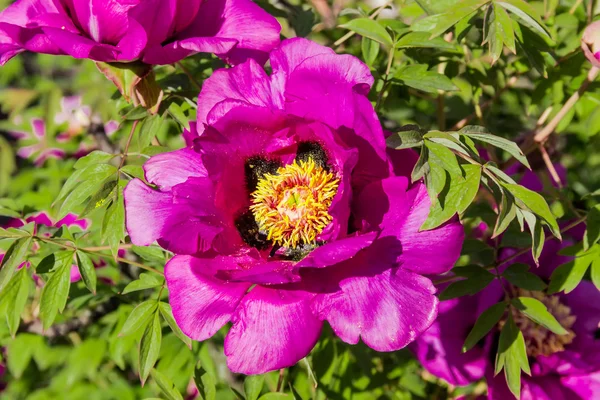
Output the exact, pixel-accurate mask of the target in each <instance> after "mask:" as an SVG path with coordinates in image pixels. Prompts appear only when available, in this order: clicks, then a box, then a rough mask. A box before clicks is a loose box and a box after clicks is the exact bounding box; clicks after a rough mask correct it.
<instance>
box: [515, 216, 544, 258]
mask: <svg viewBox="0 0 600 400" xmlns="http://www.w3.org/2000/svg"><path fill="white" fill-rule="evenodd" d="M521 214H522V215H523V218H524V219H525V221H526V222H527V226H528V227H529V232H531V255H532V256H533V261H535V263H536V265H538V264H539V259H540V256H541V255H542V250H543V248H544V240H545V238H546V234H545V233H544V230H543V229H542V225H541V224H540V223H539V222H538V220H537V219H536V218H535V215H533V213H531V212H529V211H527V210H521Z"/></svg>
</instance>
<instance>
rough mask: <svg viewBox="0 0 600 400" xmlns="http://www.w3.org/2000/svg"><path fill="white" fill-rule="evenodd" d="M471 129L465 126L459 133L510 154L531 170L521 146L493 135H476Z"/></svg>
mask: <svg viewBox="0 0 600 400" xmlns="http://www.w3.org/2000/svg"><path fill="white" fill-rule="evenodd" d="M469 128H471V127H467V126H465V127H464V128H463V129H461V130H460V131H459V133H460V134H461V135H465V136H467V137H470V138H471V139H475V140H478V141H480V142H484V143H489V144H491V145H492V146H494V147H498V148H500V149H502V150H504V151H506V152H507V153H509V154H510V155H511V156H513V157H514V158H516V159H517V160H518V161H519V162H520V163H521V164H523V165H524V166H526V167H527V168H529V169H531V167H530V166H529V162H528V161H527V157H525V155H524V154H523V151H521V149H520V148H519V146H517V144H516V143H515V142H512V141H510V140H508V139H504V138H503V137H500V136H496V135H492V134H491V133H475V132H472V131H471V130H470V129H469Z"/></svg>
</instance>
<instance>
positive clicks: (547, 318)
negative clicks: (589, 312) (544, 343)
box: [511, 297, 567, 335]
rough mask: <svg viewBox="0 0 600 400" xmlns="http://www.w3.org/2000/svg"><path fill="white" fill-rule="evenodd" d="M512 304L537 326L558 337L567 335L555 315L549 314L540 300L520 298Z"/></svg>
mask: <svg viewBox="0 0 600 400" xmlns="http://www.w3.org/2000/svg"><path fill="white" fill-rule="evenodd" d="M511 304H512V305H513V306H514V307H515V308H516V309H517V310H519V311H521V312H522V313H523V314H525V315H526V316H527V317H529V319H531V320H532V321H533V322H535V323H536V324H539V325H542V326H543V327H544V328H546V329H548V330H549V331H551V332H554V333H556V334H557V335H565V334H566V333H567V330H566V329H565V328H563V327H562V326H561V325H560V323H559V322H558V321H557V320H556V318H554V315H552V314H550V313H549V312H548V309H547V308H546V306H545V305H544V303H542V302H541V301H539V300H538V299H535V298H533V297H518V298H516V299H512V300H511Z"/></svg>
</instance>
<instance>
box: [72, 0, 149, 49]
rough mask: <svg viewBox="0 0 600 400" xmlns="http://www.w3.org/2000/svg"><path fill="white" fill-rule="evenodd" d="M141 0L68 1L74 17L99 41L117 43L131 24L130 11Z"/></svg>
mask: <svg viewBox="0 0 600 400" xmlns="http://www.w3.org/2000/svg"><path fill="white" fill-rule="evenodd" d="M139 1H140V0H125V1H122V0H121V1H117V0H89V1H77V0H75V1H66V2H65V3H66V4H68V6H69V8H70V12H71V15H72V18H73V19H74V20H76V21H77V22H78V23H79V26H80V27H81V29H83V31H84V32H85V33H86V34H87V35H88V36H89V37H90V38H92V39H93V40H94V41H95V42H98V43H109V44H117V43H118V42H119V41H120V40H121V38H122V37H123V36H124V35H125V32H126V31H127V28H128V25H129V19H128V16H127V13H128V11H129V10H130V9H131V8H132V7H134V6H135V5H137V4H138V3H139Z"/></svg>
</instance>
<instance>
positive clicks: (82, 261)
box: [76, 250, 96, 294]
mask: <svg viewBox="0 0 600 400" xmlns="http://www.w3.org/2000/svg"><path fill="white" fill-rule="evenodd" d="M76 253H77V267H78V268H79V274H80V275H81V279H82V280H83V283H85V286H86V287H87V288H88V289H89V290H90V292H92V293H93V294H96V267H94V263H93V262H92V260H90V257H88V255H87V254H85V253H84V252H82V251H79V250H77V252H76Z"/></svg>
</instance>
